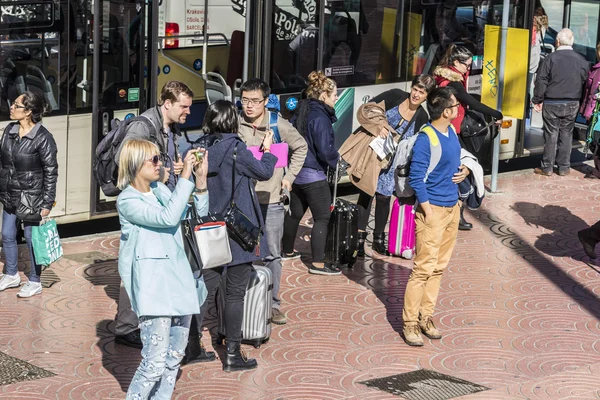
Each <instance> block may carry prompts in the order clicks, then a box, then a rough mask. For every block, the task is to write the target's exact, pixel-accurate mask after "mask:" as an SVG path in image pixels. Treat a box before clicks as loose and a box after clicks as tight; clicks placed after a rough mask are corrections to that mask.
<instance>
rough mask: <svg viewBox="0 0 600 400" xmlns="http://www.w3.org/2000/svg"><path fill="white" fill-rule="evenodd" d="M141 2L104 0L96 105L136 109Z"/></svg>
mask: <svg viewBox="0 0 600 400" xmlns="http://www.w3.org/2000/svg"><path fill="white" fill-rule="evenodd" d="M140 14H141V3H139V2H137V1H136V0H127V1H119V2H117V1H110V2H109V1H105V2H104V7H103V14H102V16H101V20H100V29H101V30H102V58H101V61H100V65H101V68H100V70H101V71H102V72H101V75H100V85H101V86H100V93H101V94H100V99H99V104H100V107H106V108H110V109H111V110H120V109H130V108H137V105H138V103H137V102H138V99H139V92H140V90H143V88H140V87H139V83H138V82H139V79H138V76H137V75H138V71H139V63H140V62H143V60H140V59H139V56H140V52H139V49H137V48H136V47H137V46H138V45H139V38H138V37H137V36H138V35H139V27H140Z"/></svg>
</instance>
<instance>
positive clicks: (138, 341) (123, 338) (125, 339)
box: [115, 329, 144, 349]
mask: <svg viewBox="0 0 600 400" xmlns="http://www.w3.org/2000/svg"><path fill="white" fill-rule="evenodd" d="M115 343H118V344H122V345H123V346H129V347H134V348H136V349H141V348H143V347H144V344H143V343H142V338H141V337H140V330H139V329H136V330H135V331H132V332H129V333H128V334H126V335H115Z"/></svg>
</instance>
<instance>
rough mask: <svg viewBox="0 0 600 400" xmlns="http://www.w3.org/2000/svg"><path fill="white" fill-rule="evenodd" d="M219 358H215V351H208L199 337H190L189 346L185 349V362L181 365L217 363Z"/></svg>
mask: <svg viewBox="0 0 600 400" xmlns="http://www.w3.org/2000/svg"><path fill="white" fill-rule="evenodd" d="M216 359H217V356H215V352H214V351H206V348H205V347H204V345H203V344H202V340H201V339H200V337H199V336H196V335H194V336H190V337H189V339H188V345H187V347H186V349H185V356H184V357H183V360H181V364H182V365H185V364H195V363H203V362H210V361H215V360H216Z"/></svg>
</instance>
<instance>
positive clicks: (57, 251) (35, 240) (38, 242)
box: [31, 219, 63, 265]
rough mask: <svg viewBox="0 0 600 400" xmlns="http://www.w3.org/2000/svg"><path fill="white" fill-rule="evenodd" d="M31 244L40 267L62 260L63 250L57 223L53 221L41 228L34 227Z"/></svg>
mask: <svg viewBox="0 0 600 400" xmlns="http://www.w3.org/2000/svg"><path fill="white" fill-rule="evenodd" d="M31 244H32V246H33V255H34V256H35V262H36V263H37V264H38V265H50V264H52V263H53V262H54V261H56V260H58V259H59V258H61V257H62V255H63V249H62V245H61V244H60V238H59V237H58V229H57V227H56V221H55V220H53V219H51V220H49V221H48V222H46V223H43V224H41V225H39V226H34V227H32V228H31Z"/></svg>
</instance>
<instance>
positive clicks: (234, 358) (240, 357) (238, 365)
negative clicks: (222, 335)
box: [223, 340, 258, 372]
mask: <svg viewBox="0 0 600 400" xmlns="http://www.w3.org/2000/svg"><path fill="white" fill-rule="evenodd" d="M257 366H258V364H257V362H256V360H255V359H254V358H247V357H246V354H244V353H242V351H241V349H240V342H232V341H230V340H228V341H227V354H226V357H225V362H224V363H223V371H225V372H234V371H246V370H248V369H254V368H256V367H257Z"/></svg>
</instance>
